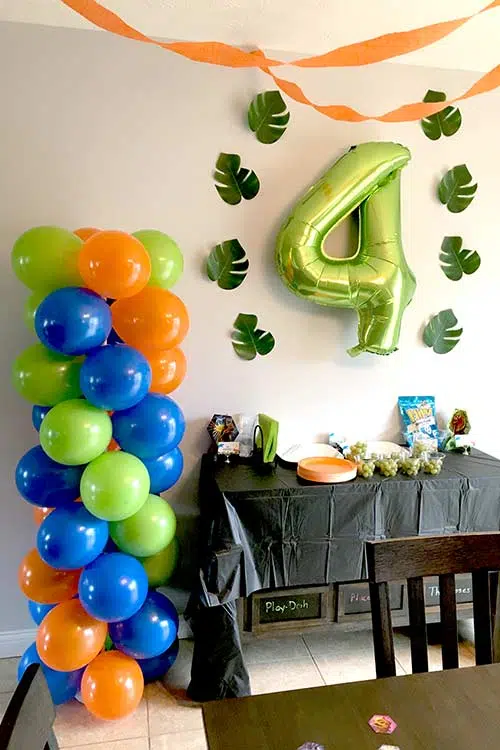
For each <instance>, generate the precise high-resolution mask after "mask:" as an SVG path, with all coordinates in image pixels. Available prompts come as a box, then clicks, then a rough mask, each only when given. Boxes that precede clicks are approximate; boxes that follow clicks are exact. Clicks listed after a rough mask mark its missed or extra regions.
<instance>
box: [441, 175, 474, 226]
mask: <svg viewBox="0 0 500 750" xmlns="http://www.w3.org/2000/svg"><path fill="white" fill-rule="evenodd" d="M471 183H472V175H471V173H470V172H469V170H468V169H467V167H466V166H465V164H459V165H458V166H456V167H453V169H450V170H448V172H446V174H445V176H444V177H443V179H442V180H441V182H440V183H439V187H438V196H439V200H440V201H441V203H444V205H445V206H447V208H448V211H451V212H452V213H453V214H458V213H460V212H461V211H465V209H466V208H467V206H468V205H469V204H470V203H472V200H473V198H474V196H475V194H476V190H477V183H474V184H471Z"/></svg>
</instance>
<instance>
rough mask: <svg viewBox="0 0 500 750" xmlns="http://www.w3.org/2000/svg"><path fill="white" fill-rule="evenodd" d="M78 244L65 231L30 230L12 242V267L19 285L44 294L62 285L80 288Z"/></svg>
mask: <svg viewBox="0 0 500 750" xmlns="http://www.w3.org/2000/svg"><path fill="white" fill-rule="evenodd" d="M82 245H83V242H82V240H81V239H80V238H79V237H77V236H76V234H73V232H69V231H68V230H67V229H61V228H60V227H34V228H33V229H28V231H27V232H24V234H22V235H21V236H20V237H19V238H18V239H17V240H16V242H15V244H14V247H13V248H12V268H13V270H14V273H15V274H16V276H17V278H18V279H19V281H20V282H21V283H23V284H25V285H26V286H27V287H29V289H36V290H37V291H38V290H45V293H46V294H48V293H49V292H52V291H54V289H59V288H60V287H62V286H82V283H83V282H82V278H81V276H80V274H79V272H78V255H79V254H80V250H81V248H82Z"/></svg>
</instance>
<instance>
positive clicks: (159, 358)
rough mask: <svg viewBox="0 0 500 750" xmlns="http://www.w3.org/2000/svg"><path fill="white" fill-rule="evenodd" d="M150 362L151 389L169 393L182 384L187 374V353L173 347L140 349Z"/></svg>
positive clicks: (156, 391)
mask: <svg viewBox="0 0 500 750" xmlns="http://www.w3.org/2000/svg"><path fill="white" fill-rule="evenodd" d="M140 351H141V353H142V354H144V356H145V357H146V359H147V360H148V362H149V365H150V367H151V372H152V375H153V377H152V379H151V387H150V390H151V391H153V392H154V393H163V394H165V395H167V394H168V393H172V391H175V389H176V388H178V387H179V386H180V384H181V383H182V381H183V380H184V378H185V376H186V367H187V364H186V355H185V354H184V352H183V351H182V349H179V347H177V346H174V348H173V349H140Z"/></svg>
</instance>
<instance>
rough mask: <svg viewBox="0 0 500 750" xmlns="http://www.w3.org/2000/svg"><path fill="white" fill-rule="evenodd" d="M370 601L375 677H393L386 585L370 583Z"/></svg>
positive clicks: (389, 614) (387, 588)
mask: <svg viewBox="0 0 500 750" xmlns="http://www.w3.org/2000/svg"><path fill="white" fill-rule="evenodd" d="M370 601H371V602H372V622H373V646H374V650H375V666H376V669H377V677H395V676H396V659H395V657H394V640H393V637H392V618H391V604H390V599H389V586H388V585H387V583H370Z"/></svg>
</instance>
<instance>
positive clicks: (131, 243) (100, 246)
mask: <svg viewBox="0 0 500 750" xmlns="http://www.w3.org/2000/svg"><path fill="white" fill-rule="evenodd" d="M78 270H79V271H80V275H81V277H82V279H83V280H84V282H85V284H86V285H87V286H88V287H89V288H90V289H93V290H94V292H97V293H98V294H101V295H102V296H103V297H112V298H113V299H121V298H122V297H132V296H133V295H134V294H137V293H138V292H140V291H141V289H144V287H145V286H146V284H147V283H148V281H149V277H150V276H151V259H150V257H149V254H148V252H147V250H146V248H145V247H144V245H143V244H142V242H139V240H138V239H136V238H135V237H132V235H131V234H127V233H126V232H117V231H104V232H97V233H96V234H93V235H92V236H91V237H89V239H88V240H85V242H84V243H83V247H82V249H81V250H80V254H79V256H78Z"/></svg>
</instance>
